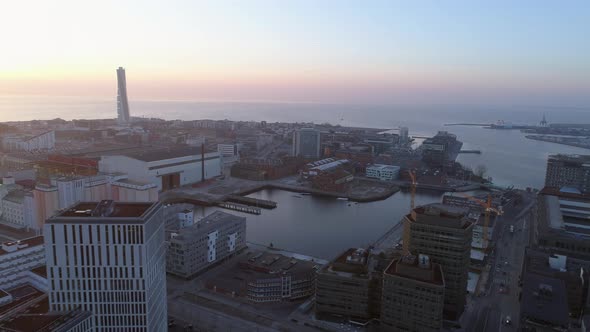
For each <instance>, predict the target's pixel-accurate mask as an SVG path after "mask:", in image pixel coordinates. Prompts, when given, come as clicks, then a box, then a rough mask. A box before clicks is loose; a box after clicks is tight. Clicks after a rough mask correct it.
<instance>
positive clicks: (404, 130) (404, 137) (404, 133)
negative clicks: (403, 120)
mask: <svg viewBox="0 0 590 332" xmlns="http://www.w3.org/2000/svg"><path fill="white" fill-rule="evenodd" d="M399 140H400V142H401V143H408V142H409V141H410V130H409V129H408V127H400V128H399Z"/></svg>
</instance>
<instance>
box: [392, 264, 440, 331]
mask: <svg viewBox="0 0 590 332" xmlns="http://www.w3.org/2000/svg"><path fill="white" fill-rule="evenodd" d="M444 297H445V280H444V277H443V273H442V269H441V267H440V265H439V264H436V263H432V262H430V259H429V257H428V256H425V255H419V256H418V257H416V256H413V255H408V256H404V257H402V258H401V259H396V260H394V261H393V262H391V264H390V265H389V267H388V268H387V269H386V270H385V272H384V274H383V301H382V304H381V326H382V327H383V329H384V330H386V331H415V332H426V331H432V332H435V331H440V329H441V328H442V323H443V307H444Z"/></svg>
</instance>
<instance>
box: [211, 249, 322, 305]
mask: <svg viewBox="0 0 590 332" xmlns="http://www.w3.org/2000/svg"><path fill="white" fill-rule="evenodd" d="M318 266H319V264H318V263H317V262H315V261H314V260H306V259H303V257H302V256H299V255H288V253H284V252H276V251H258V250H256V251H251V252H248V253H246V254H245V255H242V256H240V258H239V261H238V262H237V263H236V264H235V265H234V266H232V267H230V268H229V269H227V270H225V271H224V272H223V273H221V274H217V275H215V276H213V277H211V279H210V280H208V281H207V283H206V285H207V287H208V288H209V289H211V290H213V291H215V292H217V293H224V294H228V295H232V296H238V297H243V298H246V299H248V300H249V301H251V302H253V303H269V302H282V301H294V300H299V299H303V298H306V297H309V296H311V295H313V294H314V293H315V280H316V270H317V268H318Z"/></svg>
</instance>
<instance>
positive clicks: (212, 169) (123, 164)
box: [99, 146, 221, 191]
mask: <svg viewBox="0 0 590 332" xmlns="http://www.w3.org/2000/svg"><path fill="white" fill-rule="evenodd" d="M99 170H100V171H101V172H104V173H124V174H128V175H129V179H130V180H133V181H139V182H145V183H154V184H156V185H157V186H158V190H159V191H166V190H169V189H174V188H178V187H181V186H184V185H188V184H193V183H197V182H199V181H201V180H203V179H210V178H213V177H216V176H219V175H221V157H220V155H219V152H218V151H212V152H210V151H201V149H200V148H196V147H189V146H185V147H176V148H170V149H156V150H153V149H152V150H146V151H142V152H133V153H128V154H126V155H113V156H102V157H101V160H100V162H99Z"/></svg>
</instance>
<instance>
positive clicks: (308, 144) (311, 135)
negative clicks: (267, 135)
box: [293, 128, 320, 159]
mask: <svg viewBox="0 0 590 332" xmlns="http://www.w3.org/2000/svg"><path fill="white" fill-rule="evenodd" d="M293 156H296V157H303V158H310V159H318V158H319V157H320V131H319V130H316V129H313V128H302V129H299V130H296V131H295V132H294V133H293Z"/></svg>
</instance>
